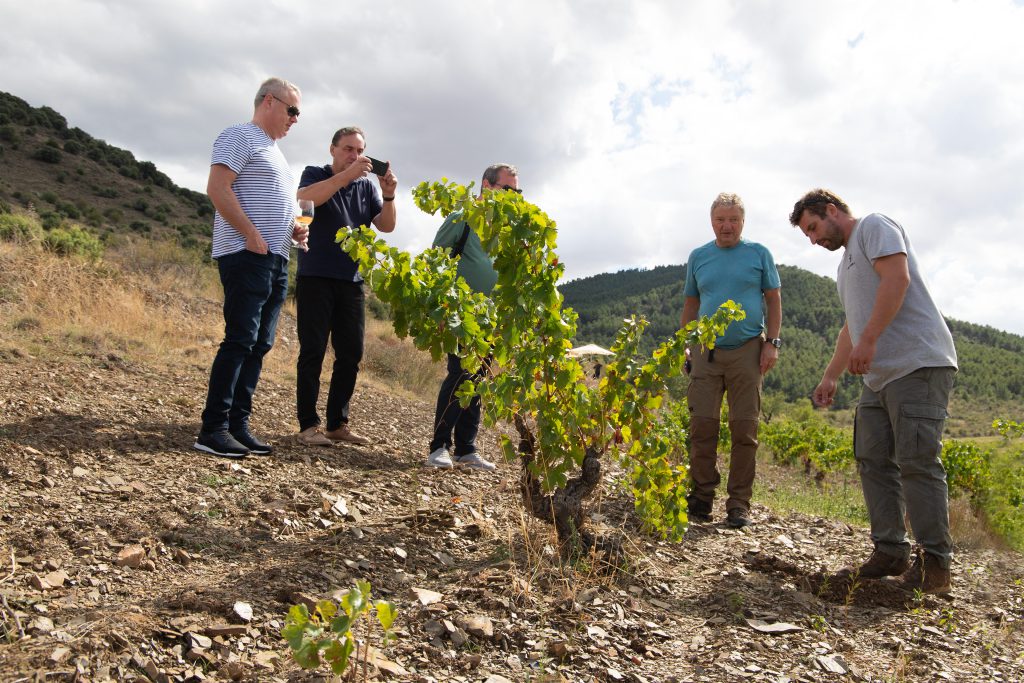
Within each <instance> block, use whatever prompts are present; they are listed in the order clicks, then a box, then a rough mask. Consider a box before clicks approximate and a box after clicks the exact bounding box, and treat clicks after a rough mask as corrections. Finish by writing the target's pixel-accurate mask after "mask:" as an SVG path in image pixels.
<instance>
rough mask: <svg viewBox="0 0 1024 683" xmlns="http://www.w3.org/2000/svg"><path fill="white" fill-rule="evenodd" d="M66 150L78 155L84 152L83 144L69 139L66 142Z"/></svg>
mask: <svg viewBox="0 0 1024 683" xmlns="http://www.w3.org/2000/svg"><path fill="white" fill-rule="evenodd" d="M64 151H65V152H67V153H68V154H74V155H76V156H77V155H79V154H81V153H82V145H81V144H79V143H77V142H75V141H74V140H68V141H67V142H65V143H64Z"/></svg>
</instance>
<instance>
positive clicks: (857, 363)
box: [847, 339, 875, 375]
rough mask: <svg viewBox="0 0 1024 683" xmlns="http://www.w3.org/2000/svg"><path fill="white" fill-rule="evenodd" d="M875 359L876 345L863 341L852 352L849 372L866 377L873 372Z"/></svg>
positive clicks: (848, 366) (848, 365)
mask: <svg viewBox="0 0 1024 683" xmlns="http://www.w3.org/2000/svg"><path fill="white" fill-rule="evenodd" d="M874 357H875V343H874V342H872V341H868V340H866V339H861V340H860V341H859V342H857V345H856V346H854V347H853V350H851V351H850V358H849V361H848V364H847V370H849V371H850V374H851V375H866V374H868V373H869V372H870V371H871V361H872V360H873V359H874Z"/></svg>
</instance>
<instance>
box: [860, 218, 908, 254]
mask: <svg viewBox="0 0 1024 683" xmlns="http://www.w3.org/2000/svg"><path fill="white" fill-rule="evenodd" d="M860 227H861V229H860V233H861V234H860V243H861V247H862V248H863V249H864V255H865V256H867V257H868V259H870V261H871V262H872V263H874V262H875V261H876V260H878V259H880V258H882V257H883V256H891V255H893V254H906V253H907V243H906V240H905V239H904V237H903V230H901V229H900V226H898V225H897V224H896V223H894V222H893V221H891V220H890V219H888V218H886V217H885V216H883V215H881V214H878V213H873V214H871V215H870V216H867V217H865V218H864V220H863V221H862V222H861V226H860Z"/></svg>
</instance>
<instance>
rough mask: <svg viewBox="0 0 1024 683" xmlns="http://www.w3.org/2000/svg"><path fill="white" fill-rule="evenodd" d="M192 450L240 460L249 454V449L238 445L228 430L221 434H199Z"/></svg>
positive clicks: (222, 431) (220, 432)
mask: <svg viewBox="0 0 1024 683" xmlns="http://www.w3.org/2000/svg"><path fill="white" fill-rule="evenodd" d="M192 448H194V449H196V450H197V451H202V452H204V453H210V454H212V455H219V456H220V457H222V458H235V459H239V458H244V457H245V456H247V455H248V454H249V449H248V448H246V447H245V446H243V445H242V444H240V443H238V441H237V440H236V439H235V437H233V436H231V435H230V434H228V430H226V429H224V430H221V431H219V432H199V436H197V437H196V442H195V443H194V444H192Z"/></svg>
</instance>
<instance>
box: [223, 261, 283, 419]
mask: <svg viewBox="0 0 1024 683" xmlns="http://www.w3.org/2000/svg"><path fill="white" fill-rule="evenodd" d="M217 266H218V268H219V270H220V281H221V284H222V285H223V286H224V341H222V342H221V344H220V348H219V349H218V350H217V355H216V357H215V358H214V359H213V367H212V368H211V369H210V387H209V391H208V393H207V395H206V408H205V409H204V410H203V431H204V432H217V431H221V430H224V429H227V430H229V431H231V432H237V431H240V430H242V429H244V428H247V427H248V425H249V415H250V414H251V413H252V396H253V394H254V393H255V392H256V383H257V382H259V379H260V371H261V370H262V369H263V356H265V355H267V351H269V350H270V347H271V346H273V344H274V332H275V331H276V329H277V317H278V314H279V313H280V312H281V306H282V304H284V299H285V296H286V294H287V293H288V261H287V259H285V258H283V257H281V256H279V255H277V254H255V253H253V252H251V251H248V250H245V249H243V250H242V251H238V252H235V253H233V254H225V255H224V256H221V257H220V258H219V259H217Z"/></svg>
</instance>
